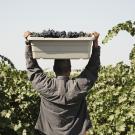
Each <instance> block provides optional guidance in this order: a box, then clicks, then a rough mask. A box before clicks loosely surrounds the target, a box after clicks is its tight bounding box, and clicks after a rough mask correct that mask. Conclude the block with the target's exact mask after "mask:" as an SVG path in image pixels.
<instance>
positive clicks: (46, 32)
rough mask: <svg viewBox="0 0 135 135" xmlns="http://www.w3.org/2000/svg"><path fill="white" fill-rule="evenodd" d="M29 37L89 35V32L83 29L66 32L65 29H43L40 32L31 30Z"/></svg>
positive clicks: (76, 36) (75, 36)
mask: <svg viewBox="0 0 135 135" xmlns="http://www.w3.org/2000/svg"><path fill="white" fill-rule="evenodd" d="M31 37H44V38H78V37H90V34H87V33H85V32H83V31H80V32H72V31H70V32H67V33H66V31H54V30H53V29H52V30H50V29H49V30H43V32H41V33H36V32H32V34H31Z"/></svg>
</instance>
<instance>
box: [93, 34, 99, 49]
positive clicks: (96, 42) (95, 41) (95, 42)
mask: <svg viewBox="0 0 135 135" xmlns="http://www.w3.org/2000/svg"><path fill="white" fill-rule="evenodd" d="M92 35H94V37H95V40H94V41H93V47H95V48H97V47H98V38H99V35H100V34H99V33H98V32H93V33H92Z"/></svg>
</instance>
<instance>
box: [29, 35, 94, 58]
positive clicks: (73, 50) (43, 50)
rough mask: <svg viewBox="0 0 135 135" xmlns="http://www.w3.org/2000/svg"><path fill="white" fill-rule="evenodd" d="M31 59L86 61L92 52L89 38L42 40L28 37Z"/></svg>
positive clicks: (41, 38)
mask: <svg viewBox="0 0 135 135" xmlns="http://www.w3.org/2000/svg"><path fill="white" fill-rule="evenodd" d="M28 40H30V41H31V43H32V53H33V58H36V59H38V58H45V59H67V58H69V59H80V58H81V59H87V58H90V56H91V52H92V40H93V38H91V37H87V38H86V37H85V38H43V37H29V38H28Z"/></svg>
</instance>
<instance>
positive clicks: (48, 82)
mask: <svg viewBox="0 0 135 135" xmlns="http://www.w3.org/2000/svg"><path fill="white" fill-rule="evenodd" d="M25 58H26V68H27V73H28V78H29V80H30V81H31V82H32V86H33V88H34V89H36V90H37V91H38V92H39V93H40V94H41V95H43V96H45V97H46V98H50V97H51V96H52V95H53V91H52V89H53V87H55V85H54V80H53V79H51V78H48V77H47V75H46V74H45V73H44V72H43V70H42V69H41V68H40V67H39V65H38V63H37V60H36V59H33V57H32V50H31V46H30V45H27V46H26V49H25Z"/></svg>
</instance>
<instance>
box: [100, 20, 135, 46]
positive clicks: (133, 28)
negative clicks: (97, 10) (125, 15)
mask: <svg viewBox="0 0 135 135" xmlns="http://www.w3.org/2000/svg"><path fill="white" fill-rule="evenodd" d="M123 30H124V31H127V32H128V33H129V34H130V35H131V36H135V22H132V21H130V20H129V21H126V22H124V23H119V24H117V25H116V26H114V27H112V29H111V30H108V33H107V35H106V36H105V38H104V39H103V40H102V43H103V44H106V43H108V41H109V40H111V39H112V38H113V37H114V36H117V34H118V33H119V31H123Z"/></svg>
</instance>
